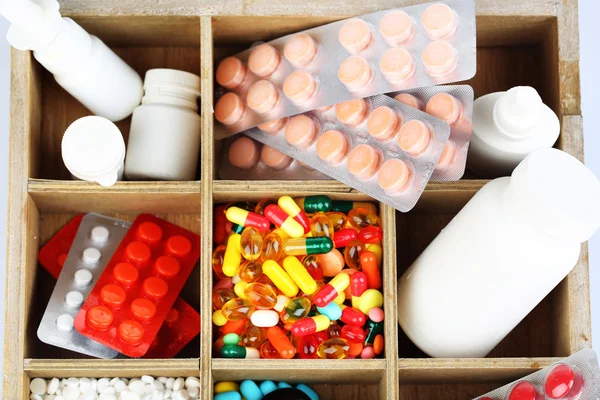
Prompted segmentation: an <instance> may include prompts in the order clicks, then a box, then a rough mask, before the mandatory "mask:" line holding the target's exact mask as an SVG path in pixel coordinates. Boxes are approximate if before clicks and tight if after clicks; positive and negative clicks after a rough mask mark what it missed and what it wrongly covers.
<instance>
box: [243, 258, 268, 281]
mask: <svg viewBox="0 0 600 400" xmlns="http://www.w3.org/2000/svg"><path fill="white" fill-rule="evenodd" d="M262 274H263V271H262V263H261V262H260V261H258V260H257V261H246V262H245V263H243V264H242V265H241V266H240V270H239V271H238V275H239V276H240V279H241V280H243V281H244V282H247V283H252V282H255V281H256V280H257V279H259V278H260V277H261V276H262Z"/></svg>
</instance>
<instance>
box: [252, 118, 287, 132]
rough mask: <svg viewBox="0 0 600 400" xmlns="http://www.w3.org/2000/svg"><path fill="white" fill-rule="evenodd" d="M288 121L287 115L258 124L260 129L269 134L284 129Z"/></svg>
mask: <svg viewBox="0 0 600 400" xmlns="http://www.w3.org/2000/svg"><path fill="white" fill-rule="evenodd" d="M287 121H288V119H287V117H285V118H279V119H275V120H273V121H269V122H265V123H263V124H260V125H258V129H260V130H261V131H263V132H265V133H268V134H269V135H274V134H276V133H277V132H279V131H280V130H282V129H283V127H284V126H285V124H286V123H287Z"/></svg>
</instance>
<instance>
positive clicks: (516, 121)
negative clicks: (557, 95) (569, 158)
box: [467, 86, 560, 178]
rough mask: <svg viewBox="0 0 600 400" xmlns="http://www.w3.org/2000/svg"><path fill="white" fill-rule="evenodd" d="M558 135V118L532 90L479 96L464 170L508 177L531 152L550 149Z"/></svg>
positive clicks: (490, 175) (474, 109)
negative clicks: (466, 168)
mask: <svg viewBox="0 0 600 400" xmlns="http://www.w3.org/2000/svg"><path fill="white" fill-rule="evenodd" d="M559 134H560V123H559V121H558V117H557V116H556V114H554V112H553V111H552V110H551V109H550V107H548V106H547V105H545V104H544V103H543V102H542V99H541V98H540V96H539V94H538V93H537V91H536V90H535V89H534V88H532V87H528V86H517V87H514V88H512V89H510V90H509V91H508V92H498V93H491V94H488V95H485V96H482V97H480V98H478V99H477V100H475V103H474V104H473V137H472V139H471V146H470V147H469V154H468V158H467V167H468V168H469V169H470V170H471V171H473V172H475V173H476V174H478V175H480V176H482V177H485V178H496V177H499V176H508V175H510V174H511V172H512V171H513V170H514V169H515V167H516V166H517V165H519V163H520V162H521V161H522V160H523V159H524V158H525V157H527V155H528V154H530V153H531V152H533V151H534V150H537V149H541V148H546V147H552V146H553V145H554V143H555V142H556V139H558V135H559Z"/></svg>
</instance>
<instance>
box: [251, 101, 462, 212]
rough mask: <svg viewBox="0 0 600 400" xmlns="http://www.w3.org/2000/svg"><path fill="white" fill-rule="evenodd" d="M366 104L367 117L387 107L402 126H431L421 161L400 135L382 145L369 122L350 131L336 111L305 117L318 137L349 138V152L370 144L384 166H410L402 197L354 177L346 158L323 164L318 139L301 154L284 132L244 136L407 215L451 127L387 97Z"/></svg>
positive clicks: (253, 132) (255, 131)
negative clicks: (409, 178) (369, 128)
mask: <svg viewBox="0 0 600 400" xmlns="http://www.w3.org/2000/svg"><path fill="white" fill-rule="evenodd" d="M367 103H368V109H369V111H368V113H370V112H371V111H372V110H374V109H376V108H377V107H381V106H387V107H389V108H391V109H392V110H393V111H394V112H395V113H396V114H397V115H399V116H401V118H402V121H403V123H406V122H407V121H410V120H418V121H422V122H424V123H425V124H426V125H428V127H429V128H430V131H431V132H432V134H433V135H432V138H431V142H430V145H429V147H428V149H427V151H426V152H425V153H424V154H422V155H420V156H419V157H411V156H410V155H408V154H406V153H405V152H403V151H402V150H401V149H400V148H399V146H398V144H397V140H396V137H397V134H396V135H395V136H394V137H393V138H392V139H390V140H388V141H387V142H381V141H379V140H377V139H375V138H373V137H372V136H371V135H370V134H369V133H368V131H367V118H365V120H364V121H363V122H362V123H361V124H360V125H358V126H355V127H350V126H348V125H345V124H343V123H342V122H340V121H339V120H338V119H337V117H336V110H335V107H332V108H331V109H329V110H327V111H324V112H319V111H314V112H310V113H307V114H306V115H309V116H310V117H311V118H314V119H315V120H316V121H318V124H319V126H320V132H319V133H318V136H320V135H322V134H323V133H324V132H327V131H329V130H337V131H340V132H342V133H343V134H345V135H346V136H347V137H348V138H349V141H350V149H352V148H355V147H356V146H358V145H360V144H367V145H370V146H372V147H374V148H375V149H377V150H378V151H379V152H380V154H381V155H382V156H383V157H382V161H381V164H383V163H385V162H386V161H388V160H390V159H401V160H403V161H405V162H408V164H409V165H411V166H412V167H411V169H412V182H411V183H410V186H409V187H408V188H407V189H406V190H405V191H403V192H402V193H400V194H395V195H391V194H389V193H387V192H386V191H385V190H383V189H382V188H381V187H380V186H379V184H378V182H377V175H378V174H377V173H376V174H375V175H374V176H373V177H372V178H370V179H368V180H366V181H363V180H361V179H358V178H357V177H355V176H354V175H352V174H351V173H350V172H349V171H348V167H347V160H348V157H347V156H346V157H345V159H344V160H343V161H342V162H341V163H339V164H337V165H333V166H332V165H330V164H328V163H326V162H324V161H323V160H321V159H320V158H319V156H318V155H317V151H316V146H317V144H316V143H317V140H318V136H317V138H316V139H315V142H314V143H312V145H310V147H308V148H307V149H305V150H301V149H298V148H297V147H294V146H293V145H291V144H289V143H288V142H287V140H286V137H285V133H284V131H285V128H283V129H282V130H281V131H280V132H278V133H277V134H275V135H270V134H267V133H264V132H262V131H260V130H259V129H258V128H253V129H250V130H248V131H246V132H245V133H246V135H248V136H250V137H251V138H253V139H255V140H258V141H259V142H262V143H264V144H266V145H268V146H271V147H274V148H276V149H277V150H279V151H281V152H283V153H285V154H287V155H289V156H291V157H293V158H295V159H297V160H299V161H301V162H303V163H305V164H308V165H309V166H311V167H313V168H314V169H316V170H318V171H321V172H322V173H324V174H327V175H329V176H330V177H332V178H333V179H336V180H338V181H340V182H342V183H344V184H346V185H348V186H350V187H353V188H354V189H357V190H359V191H361V192H363V193H365V194H366V195H369V196H371V197H373V198H375V199H377V200H379V201H381V202H383V203H386V204H388V205H390V206H392V207H393V208H395V209H397V210H399V211H401V212H408V211H410V210H411V209H412V208H413V207H414V206H415V204H416V203H417V200H418V199H419V197H420V196H421V194H422V193H423V190H424V189H425V186H426V185H427V182H429V179H430V177H431V174H432V173H433V170H434V169H435V166H436V165H437V162H438V160H439V158H440V155H441V153H442V151H443V149H444V147H445V146H446V142H447V141H448V137H449V136H450V126H449V125H448V124H447V123H445V122H444V121H442V120H440V119H438V118H435V117H433V116H431V115H429V114H427V113H424V112H422V111H420V110H417V109H415V108H412V107H409V106H407V105H405V104H403V103H401V102H399V101H396V100H394V99H392V98H391V97H388V96H386V95H377V96H373V97H370V98H368V99H367ZM368 113H367V115H368Z"/></svg>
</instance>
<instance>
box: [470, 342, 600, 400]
mask: <svg viewBox="0 0 600 400" xmlns="http://www.w3.org/2000/svg"><path fill="white" fill-rule="evenodd" d="M560 364H564V365H567V366H569V367H570V368H571V369H573V371H574V372H575V382H573V386H572V387H571V390H576V389H580V390H579V393H568V392H567V393H566V394H565V396H560V395H558V396H556V395H553V397H550V396H548V395H547V394H545V392H544V385H545V383H546V380H547V378H548V374H549V373H550V372H551V371H552V369H553V368H555V367H556V366H558V365H560ZM578 380H580V382H577V381H578ZM521 382H529V383H531V384H533V386H534V387H535V388H536V391H537V395H538V396H537V397H536V399H538V398H539V399H544V400H546V399H547V400H551V399H556V400H596V399H598V398H600V369H599V367H598V357H597V356H596V353H595V352H594V350H592V349H584V350H581V351H579V352H577V353H575V354H573V355H572V356H570V357H567V358H565V359H564V360H562V361H560V362H559V363H556V364H553V365H551V366H549V367H547V368H544V369H542V370H539V371H537V372H534V373H533V374H531V375H527V376H526V377H524V378H523V379H519V380H518V381H515V382H512V383H509V384H508V385H504V386H502V387H501V388H498V389H496V390H493V391H491V392H489V393H487V394H484V395H482V396H479V397H476V398H475V399H476V400H483V399H486V398H487V399H491V400H508V399H509V396H510V393H511V391H512V390H513V388H514V387H515V386H516V385H518V384H519V383H521ZM562 390H567V388H564V387H563V388H561V391H562ZM475 399H474V400H475Z"/></svg>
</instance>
